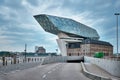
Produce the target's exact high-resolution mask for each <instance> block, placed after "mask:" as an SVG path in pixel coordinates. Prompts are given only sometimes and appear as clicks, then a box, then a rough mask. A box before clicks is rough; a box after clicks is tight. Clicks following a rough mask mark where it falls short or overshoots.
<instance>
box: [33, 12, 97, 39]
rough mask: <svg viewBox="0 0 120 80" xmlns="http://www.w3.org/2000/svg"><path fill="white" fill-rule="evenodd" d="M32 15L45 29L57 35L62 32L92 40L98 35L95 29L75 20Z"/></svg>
mask: <svg viewBox="0 0 120 80" xmlns="http://www.w3.org/2000/svg"><path fill="white" fill-rule="evenodd" d="M34 17H35V19H36V20H37V21H38V23H39V24H40V25H41V26H42V27H43V29H44V30H45V31H47V32H50V33H53V34H55V35H58V33H59V32H63V33H66V34H68V35H69V36H77V37H83V38H90V39H94V40H98V39H99V35H98V33H97V31H96V30H95V29H93V28H90V27H88V26H86V25H84V24H82V23H80V22H77V21H75V20H72V19H68V18H62V17H57V16H51V15H45V14H41V15H36V16H34Z"/></svg>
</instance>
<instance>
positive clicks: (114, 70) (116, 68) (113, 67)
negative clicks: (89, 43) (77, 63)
mask: <svg viewBox="0 0 120 80" xmlns="http://www.w3.org/2000/svg"><path fill="white" fill-rule="evenodd" d="M84 61H85V62H90V63H92V64H96V65H97V66H99V67H100V68H102V69H104V70H105V71H107V72H109V73H110V74H111V75H113V76H116V77H120V61H114V60H107V59H99V58H93V57H87V56H84Z"/></svg>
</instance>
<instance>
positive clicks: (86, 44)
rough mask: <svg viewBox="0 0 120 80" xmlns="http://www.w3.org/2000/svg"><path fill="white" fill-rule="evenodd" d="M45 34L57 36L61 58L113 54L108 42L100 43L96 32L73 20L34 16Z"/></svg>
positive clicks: (42, 15) (50, 16) (43, 15)
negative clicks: (100, 53) (101, 53)
mask: <svg viewBox="0 0 120 80" xmlns="http://www.w3.org/2000/svg"><path fill="white" fill-rule="evenodd" d="M34 17H35V19H36V20H37V21H38V23H39V24H40V25H41V27H43V29H44V30H45V31H46V32H50V33H52V34H55V35H57V36H58V39H57V43H58V46H59V48H60V51H61V54H62V56H74V55H75V56H76V55H78V56H79V55H91V56H92V55H93V54H94V53H95V52H100V51H101V52H104V53H105V55H106V56H107V55H112V54H113V46H112V45H111V44H110V43H109V42H105V41H100V40H99V38H100V36H99V34H98V33H97V31H96V30H95V29H93V28H91V27H89V26H87V25H84V24H82V23H80V22H77V21H75V20H73V19H69V18H63V17H57V16H52V15H46V14H41V15H36V16H34Z"/></svg>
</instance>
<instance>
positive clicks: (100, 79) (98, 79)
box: [81, 62, 112, 80]
mask: <svg viewBox="0 0 120 80" xmlns="http://www.w3.org/2000/svg"><path fill="white" fill-rule="evenodd" d="M81 66H82V69H83V74H84V75H85V76H87V77H88V78H90V79H92V80H112V79H110V78H108V77H103V76H100V75H96V74H94V73H90V72H88V71H87V70H86V68H85V66H84V64H83V63H82V62H81Z"/></svg>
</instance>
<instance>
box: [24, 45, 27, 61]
mask: <svg viewBox="0 0 120 80" xmlns="http://www.w3.org/2000/svg"><path fill="white" fill-rule="evenodd" d="M24 51H25V62H26V52H27V44H25V50H24Z"/></svg>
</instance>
